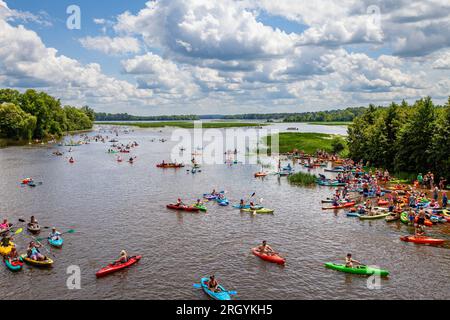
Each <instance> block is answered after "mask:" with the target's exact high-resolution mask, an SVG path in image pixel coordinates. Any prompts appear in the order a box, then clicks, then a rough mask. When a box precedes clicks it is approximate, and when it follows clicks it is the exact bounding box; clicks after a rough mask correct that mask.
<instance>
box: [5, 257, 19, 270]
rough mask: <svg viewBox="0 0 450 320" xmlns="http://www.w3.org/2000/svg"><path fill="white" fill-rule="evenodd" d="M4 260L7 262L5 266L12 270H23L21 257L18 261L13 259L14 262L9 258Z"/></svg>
mask: <svg viewBox="0 0 450 320" xmlns="http://www.w3.org/2000/svg"><path fill="white" fill-rule="evenodd" d="M3 262H4V263H5V266H6V267H7V268H8V269H9V270H11V271H14V272H16V271H20V270H22V267H23V262H22V260H21V259H19V260H17V261H13V262H9V261H8V260H3Z"/></svg>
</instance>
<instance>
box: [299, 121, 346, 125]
mask: <svg viewBox="0 0 450 320" xmlns="http://www.w3.org/2000/svg"><path fill="white" fill-rule="evenodd" d="M352 123H353V121H328V122H326V121H323V122H321V121H314V122H307V124H312V125H317V126H349V125H351V124H352Z"/></svg>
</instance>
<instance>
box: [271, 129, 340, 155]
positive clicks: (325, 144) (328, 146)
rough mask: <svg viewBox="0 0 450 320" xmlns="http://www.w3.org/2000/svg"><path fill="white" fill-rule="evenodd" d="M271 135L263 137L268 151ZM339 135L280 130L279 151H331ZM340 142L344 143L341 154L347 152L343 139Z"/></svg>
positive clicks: (308, 152) (310, 152)
mask: <svg viewBox="0 0 450 320" xmlns="http://www.w3.org/2000/svg"><path fill="white" fill-rule="evenodd" d="M272 137H273V135H272V136H267V137H265V138H264V139H263V142H264V143H265V144H266V145H267V146H268V148H269V150H268V152H269V153H270V151H271V150H270V145H271V142H272ZM339 138H341V136H339V135H333V134H326V133H311V132H282V133H280V134H278V140H279V152H280V153H288V152H292V151H293V150H295V149H297V150H299V151H300V150H301V151H304V152H305V153H307V154H313V153H315V152H316V151H317V150H324V151H327V152H333V141H334V140H335V139H339ZM340 140H342V143H343V144H344V150H343V151H341V152H340V153H341V154H346V153H347V145H346V143H345V140H344V139H342V138H341V139H340Z"/></svg>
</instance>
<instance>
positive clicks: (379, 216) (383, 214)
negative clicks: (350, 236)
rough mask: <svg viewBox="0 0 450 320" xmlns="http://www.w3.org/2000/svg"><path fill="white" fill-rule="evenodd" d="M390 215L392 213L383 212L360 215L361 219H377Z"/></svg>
mask: <svg viewBox="0 0 450 320" xmlns="http://www.w3.org/2000/svg"><path fill="white" fill-rule="evenodd" d="M389 215H390V213H382V214H377V215H374V216H369V215H363V216H360V217H359V219H361V220H375V219H382V218H386V217H387V216H389Z"/></svg>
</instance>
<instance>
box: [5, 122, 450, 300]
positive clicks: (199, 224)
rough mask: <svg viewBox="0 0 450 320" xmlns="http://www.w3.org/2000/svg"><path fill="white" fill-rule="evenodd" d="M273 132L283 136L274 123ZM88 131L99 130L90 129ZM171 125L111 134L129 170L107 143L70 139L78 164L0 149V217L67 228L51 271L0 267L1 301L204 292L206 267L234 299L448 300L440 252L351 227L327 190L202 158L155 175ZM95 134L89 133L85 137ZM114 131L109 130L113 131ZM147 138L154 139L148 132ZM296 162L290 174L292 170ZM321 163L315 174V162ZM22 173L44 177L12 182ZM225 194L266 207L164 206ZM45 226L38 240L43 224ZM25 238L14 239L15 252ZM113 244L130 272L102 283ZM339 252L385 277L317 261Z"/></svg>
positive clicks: (42, 153)
mask: <svg viewBox="0 0 450 320" xmlns="http://www.w3.org/2000/svg"><path fill="white" fill-rule="evenodd" d="M288 126H290V127H292V126H295V127H298V128H299V129H300V130H299V131H304V132H306V131H308V132H324V133H338V134H345V131H346V130H345V127H330V126H316V125H314V126H313V125H306V124H295V125H293V124H289V125H288ZM273 127H274V128H277V129H280V130H284V129H286V127H287V126H285V125H284V124H275V125H273ZM97 129H98V128H97ZM172 130H173V129H170V128H164V129H162V130H160V129H137V128H135V129H134V131H132V132H130V133H128V134H120V135H119V137H118V139H119V141H120V142H124V143H127V142H129V141H137V142H139V143H140V146H139V147H138V148H135V149H134V150H133V152H132V155H133V156H136V157H137V160H136V162H135V163H134V164H129V163H126V162H124V163H117V162H116V161H115V156H113V155H110V154H107V153H106V149H107V148H108V145H109V144H108V143H106V144H103V143H91V144H88V145H83V146H79V147H74V148H73V149H74V151H73V153H72V156H73V157H74V158H75V160H76V162H75V164H72V165H71V164H69V163H68V161H67V158H66V157H56V156H53V155H52V151H54V150H55V149H56V148H58V149H60V150H62V151H67V149H68V147H57V146H56V145H48V146H23V147H11V148H6V149H1V150H0V170H1V171H0V216H2V217H8V218H9V219H10V221H11V222H15V223H17V222H18V219H19V218H24V219H28V218H29V216H30V215H35V216H36V217H37V218H38V220H39V222H40V223H41V225H43V226H53V225H55V226H58V228H60V229H61V230H63V231H64V230H65V229H68V228H73V229H75V230H76V233H74V234H68V235H66V236H65V244H64V247H63V248H62V249H51V252H52V255H53V257H54V260H55V264H54V267H53V268H51V269H48V270H46V269H36V268H33V267H29V266H25V267H24V270H23V271H22V272H20V273H12V272H10V271H9V270H7V269H6V268H5V267H2V268H0V283H1V285H0V293H1V295H2V297H4V298H6V299H19V298H20V299H34V298H40V299H193V300H195V299H207V297H206V296H205V295H204V294H203V293H202V292H201V291H200V290H197V289H194V288H193V286H192V285H193V283H196V282H198V281H199V279H200V277H201V276H207V275H209V274H212V273H213V274H215V275H216V277H217V278H218V280H219V281H220V282H221V283H222V284H223V285H224V286H225V287H226V288H228V289H229V290H236V291H237V292H238V295H237V296H236V297H235V299H449V298H450V284H449V279H450V250H449V248H448V247H445V246H444V247H428V246H418V245H414V244H410V243H404V242H401V241H400V240H399V237H400V236H401V235H404V234H407V233H409V232H411V230H409V229H408V227H406V226H404V225H401V224H400V223H391V224H387V223H386V222H385V221H384V220H379V221H360V220H357V219H355V218H347V217H346V216H345V213H344V211H336V212H333V211H323V210H321V206H322V204H321V203H320V200H321V199H324V198H326V197H328V196H330V195H331V193H332V192H333V189H330V188H326V187H312V188H303V187H295V186H291V185H289V183H288V182H287V180H286V178H283V177H282V178H278V177H277V176H268V177H266V178H265V179H255V178H253V174H254V173H255V172H256V171H258V170H259V169H260V167H259V166H258V165H247V164H236V165H232V166H229V165H224V164H220V165H204V166H202V172H201V173H197V174H195V175H194V174H190V173H188V172H187V171H186V168H184V169H179V170H161V169H157V168H156V167H155V165H156V164H157V163H159V162H161V160H163V159H165V160H166V161H167V160H168V159H169V158H168V154H169V153H170V151H171V149H172V148H173V146H174V145H175V142H171V141H168V142H165V143H162V142H159V141H158V139H160V138H166V139H170V136H171V132H172ZM96 133H97V132H93V133H90V135H94V134H96ZM110 136H111V135H110ZM75 138H76V137H75ZM153 139H155V140H153ZM298 169H299V168H298ZM319 170H320V169H319ZM28 176H31V177H33V178H34V180H35V181H37V182H42V185H38V186H37V187H35V188H29V187H21V186H20V180H21V179H22V178H25V177H28ZM213 188H215V189H216V190H226V191H227V197H228V198H229V199H230V200H231V202H232V203H237V202H238V201H239V199H240V198H242V197H247V198H248V197H249V196H250V195H251V194H252V193H253V192H256V195H255V197H254V198H253V199H256V200H260V199H261V198H262V199H263V204H264V206H266V207H268V208H272V209H275V213H274V214H273V215H256V216H253V215H251V214H248V213H245V214H244V213H240V212H239V210H237V209H233V208H231V206H229V207H221V206H218V205H217V204H215V203H208V204H207V206H208V212H207V213H206V214H205V213H199V214H193V213H179V212H174V211H170V210H167V209H166V208H165V205H166V204H168V203H170V202H174V201H176V199H177V198H178V197H181V198H183V200H184V201H187V202H188V201H194V200H195V199H197V198H198V197H201V195H202V194H203V193H206V192H210V191H211V190H212V189H213ZM44 231H45V232H42V234H43V235H46V233H47V230H44ZM429 233H430V235H432V236H436V237H440V238H445V239H448V240H450V230H449V227H448V226H444V225H440V226H434V227H433V228H431V230H429ZM28 237H29V236H28V235H27V234H26V232H24V233H23V234H22V235H21V236H17V237H16V239H15V242H16V243H17V245H18V248H19V252H23V251H24V249H25V246H26V244H27V241H29V238H28ZM264 239H265V240H267V241H268V242H269V243H270V244H271V245H272V247H274V248H275V249H276V250H277V251H279V252H280V253H281V254H282V255H284V256H285V257H286V259H287V263H286V266H285V267H280V266H278V265H274V264H270V263H267V262H264V261H262V260H260V259H259V258H257V257H255V256H253V255H252V254H251V253H250V249H251V248H252V247H254V246H255V245H257V244H258V243H259V242H261V241H262V240H264ZM121 249H126V250H127V251H128V252H129V253H130V254H142V255H143V258H142V260H141V261H140V262H139V263H138V264H137V265H135V266H133V267H131V268H128V269H127V270H124V271H122V272H118V273H116V274H113V275H111V276H108V277H106V278H102V279H96V277H95V272H96V271H97V270H98V269H99V268H101V267H102V266H104V265H105V264H107V263H108V262H111V261H112V260H113V259H115V258H116V257H117V255H118V254H119V252H120V250H121ZM347 252H352V253H353V256H354V258H355V259H357V260H359V261H362V262H364V263H366V264H370V265H377V266H380V267H382V268H383V269H387V270H389V271H390V272H391V275H390V277H389V278H388V279H382V280H381V282H380V283H379V285H380V286H379V289H375V290H370V289H368V285H367V282H368V279H367V278H365V277H361V276H356V275H349V274H343V273H339V272H337V271H333V270H329V269H326V268H324V267H323V263H324V262H328V261H334V262H339V261H342V260H343V258H344V256H345V255H346V253H347ZM72 265H75V266H79V267H80V270H81V289H80V290H69V289H68V288H67V286H66V281H67V278H68V276H69V275H68V274H67V268H68V267H69V266H72Z"/></svg>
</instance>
